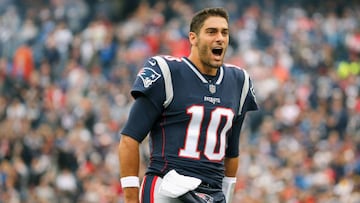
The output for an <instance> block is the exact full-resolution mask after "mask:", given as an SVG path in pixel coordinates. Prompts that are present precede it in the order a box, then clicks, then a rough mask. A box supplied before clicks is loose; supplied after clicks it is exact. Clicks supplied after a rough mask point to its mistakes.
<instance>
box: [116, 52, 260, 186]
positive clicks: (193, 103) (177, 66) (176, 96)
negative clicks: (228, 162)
mask: <svg viewBox="0 0 360 203" xmlns="http://www.w3.org/2000/svg"><path fill="white" fill-rule="evenodd" d="M131 93H132V95H133V96H134V97H135V98H137V97H138V96H139V95H145V96H146V97H147V98H148V99H150V101H151V102H152V103H153V104H154V106H155V108H156V109H157V110H158V112H159V115H158V117H157V119H156V120H154V121H145V120H144V121H142V122H151V123H153V125H152V128H151V129H150V132H149V136H150V143H149V144H150V150H151V151H150V153H151V157H150V165H149V168H148V171H147V173H151V174H159V175H164V174H165V173H166V172H168V171H169V170H171V169H175V170H176V171H177V172H178V173H180V174H183V175H188V176H193V177H197V178H200V179H201V180H203V181H204V182H206V183H208V184H211V185H213V186H217V187H220V188H221V181H222V178H223V176H224V163H223V160H224V157H225V156H226V157H236V156H238V147H239V136H240V129H241V126H234V125H241V124H242V119H243V116H244V115H245V113H246V112H247V111H250V110H256V109H257V108H258V107H257V104H256V100H255V95H254V91H253V87H252V82H251V80H250V78H249V76H248V74H247V73H246V71H245V70H243V69H241V68H239V67H236V66H233V65H225V64H224V65H223V66H222V67H220V68H219V69H218V71H217V75H216V76H215V77H214V78H212V79H211V80H208V79H206V77H204V76H203V75H202V74H201V73H200V72H199V71H198V69H197V68H196V67H195V66H194V65H193V64H192V63H191V62H190V61H189V60H188V59H187V58H185V57H184V58H174V57H171V56H161V57H160V56H156V57H152V58H150V59H149V60H148V61H147V62H146V63H145V65H144V67H143V69H142V70H141V71H140V72H139V74H138V76H137V79H136V80H135V83H134V85H133V89H132V91H131ZM239 120H241V122H239ZM127 125H130V126H133V127H134V126H136V123H132V124H131V123H130V124H127ZM234 129H237V130H234ZM122 133H123V134H126V135H129V136H131V137H133V138H134V139H136V140H138V141H139V142H141V141H142V140H143V139H144V138H145V137H146V136H147V134H144V133H142V134H141V133H138V134H136V133H127V129H126V127H125V128H124V129H123V131H122Z"/></svg>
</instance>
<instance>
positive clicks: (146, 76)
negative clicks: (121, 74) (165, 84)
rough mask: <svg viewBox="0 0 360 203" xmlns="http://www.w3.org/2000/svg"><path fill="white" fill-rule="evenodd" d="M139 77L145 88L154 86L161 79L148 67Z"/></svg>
mask: <svg viewBox="0 0 360 203" xmlns="http://www.w3.org/2000/svg"><path fill="white" fill-rule="evenodd" d="M138 76H139V77H140V78H141V80H142V81H143V83H144V87H145V88H148V87H150V85H152V84H153V83H154V82H155V81H156V80H158V79H159V78H160V77H161V75H160V74H159V73H157V72H155V71H154V70H153V69H151V68H146V67H144V68H143V69H142V70H141V71H140V72H139V74H138Z"/></svg>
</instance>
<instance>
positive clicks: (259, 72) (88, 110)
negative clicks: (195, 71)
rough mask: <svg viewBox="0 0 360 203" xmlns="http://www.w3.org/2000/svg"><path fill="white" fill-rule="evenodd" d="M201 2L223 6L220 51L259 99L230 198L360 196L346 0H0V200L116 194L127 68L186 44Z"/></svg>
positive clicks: (98, 202)
mask: <svg viewBox="0 0 360 203" xmlns="http://www.w3.org/2000/svg"><path fill="white" fill-rule="evenodd" d="M206 6H224V7H226V8H227V9H228V11H229V13H230V18H231V19H230V20H231V23H230V27H231V40H230V47H229V50H228V54H227V56H226V58H227V62H229V63H234V64H237V65H239V66H241V67H243V68H245V69H246V70H247V71H248V72H249V73H250V75H251V76H252V78H253V81H254V84H255V91H256V95H257V100H258V103H259V105H260V108H261V110H260V111H258V112H254V113H250V114H249V116H248V118H247V120H246V122H245V126H244V128H243V134H242V138H241V139H242V141H241V146H240V149H241V155H240V165H239V172H238V177H237V178H238V182H237V185H236V194H235V197H234V202H242V203H333V202H336V203H359V202H360V177H359V175H360V153H359V152H360V145H359V144H360V79H359V75H360V60H359V56H360V55H359V54H360V21H359V19H360V4H359V3H358V1H355V0H353V1H352V0H347V1H341V0H332V1H320V0H298V1H295V0H289V1H286V0H254V1H250V0H244V1H241V0H238V1H235V0H228V1H217V0H204V1H203V0H202V1H191V0H169V1H161V0H148V1H146V0H143V1H140V0H131V1H125V0H124V1H121V0H119V1H115V0H103V1H102V0H48V1H45V0H22V1H21V0H14V1H12V0H0V203H17V202H26V203H33V202H34V203H35V202H36V203H46V202H59V203H66V202H83V203H85V202H86V203H107V202H109V203H115V202H122V198H121V195H122V191H121V187H120V185H119V181H118V180H119V179H118V177H119V174H118V160H117V144H118V140H119V134H118V131H119V129H120V128H121V127H122V125H123V124H124V122H125V121H126V116H127V113H128V110H129V107H130V105H131V103H132V99H131V97H130V95H129V89H130V88H131V84H132V82H133V79H134V77H135V75H136V73H137V71H138V70H139V68H141V67H142V63H143V62H144V60H145V59H146V58H147V57H149V56H152V55H155V54H171V55H175V56H183V55H187V54H188V51H187V48H188V46H189V45H188V43H187V38H186V35H187V31H188V23H189V20H190V18H191V16H192V14H193V13H194V11H196V10H198V9H200V8H203V7H206ZM144 122H145V121H144ZM142 147H143V148H142V151H143V162H142V163H143V164H142V167H143V168H142V170H144V167H145V165H146V163H147V161H148V155H147V146H146V145H144V146H142Z"/></svg>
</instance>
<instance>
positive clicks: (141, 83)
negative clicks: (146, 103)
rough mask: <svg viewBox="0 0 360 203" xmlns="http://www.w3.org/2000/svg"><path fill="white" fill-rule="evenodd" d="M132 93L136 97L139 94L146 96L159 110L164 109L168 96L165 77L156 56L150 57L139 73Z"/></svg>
mask: <svg viewBox="0 0 360 203" xmlns="http://www.w3.org/2000/svg"><path fill="white" fill-rule="evenodd" d="M131 95H132V96H133V97H134V99H136V98H138V97H139V96H146V97H147V98H148V99H149V100H150V101H151V102H152V103H153V104H154V106H155V108H156V109H157V110H162V109H163V103H164V101H165V98H166V95H165V84H164V77H163V74H162V72H161V69H160V67H159V64H158V62H157V61H156V60H155V59H154V58H149V59H148V60H147V61H146V62H145V64H144V66H143V68H142V69H141V70H140V71H139V73H138V74H137V77H136V79H135V82H134V84H133V87H132V90H131Z"/></svg>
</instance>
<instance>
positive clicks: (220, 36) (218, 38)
mask: <svg viewBox="0 0 360 203" xmlns="http://www.w3.org/2000/svg"><path fill="white" fill-rule="evenodd" d="M225 39H226V36H225V35H224V34H223V33H221V32H218V33H217V34H216V42H224V41H225Z"/></svg>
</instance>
